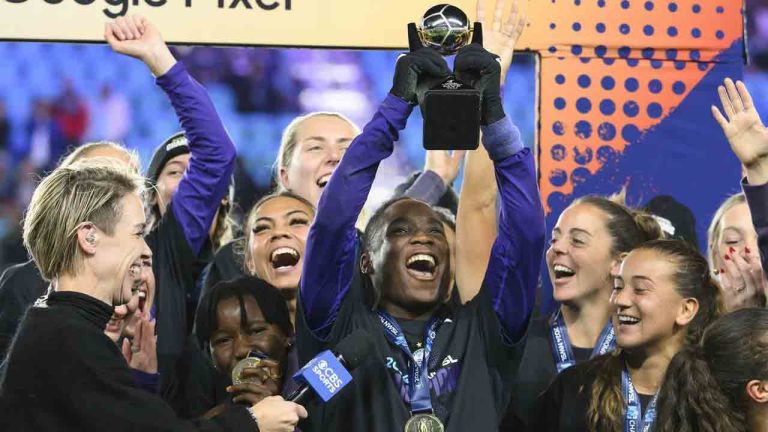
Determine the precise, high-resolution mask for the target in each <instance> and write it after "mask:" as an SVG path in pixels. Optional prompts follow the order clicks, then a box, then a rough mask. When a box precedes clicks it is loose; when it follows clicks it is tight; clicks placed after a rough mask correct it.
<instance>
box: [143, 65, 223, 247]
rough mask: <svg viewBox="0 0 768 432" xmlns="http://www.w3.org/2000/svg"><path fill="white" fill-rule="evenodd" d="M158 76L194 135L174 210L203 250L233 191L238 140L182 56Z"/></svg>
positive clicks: (186, 130) (190, 137) (190, 240)
mask: <svg viewBox="0 0 768 432" xmlns="http://www.w3.org/2000/svg"><path fill="white" fill-rule="evenodd" d="M156 82H157V85H158V86H160V87H161V88H162V89H163V91H164V92H165V93H166V94H167V95H168V98H169V99H170V101H171V105H173V109H174V110H175V111H176V115H177V116H178V118H179V122H180V123H181V127H182V129H184V133H185V135H186V137H187V140H188V141H189V151H190V154H191V156H192V157H191V159H190V161H189V167H188V168H187V171H186V173H185V174H184V177H183V178H182V180H181V181H180V182H179V186H178V188H177V189H176V192H175V193H174V195H173V199H172V200H171V203H170V211H173V213H174V215H175V216H176V219H177V220H178V222H179V225H180V226H181V227H182V230H183V231H184V235H185V237H186V239H187V242H188V243H189V246H190V248H191V249H192V251H193V252H194V253H196V254H197V253H199V252H200V248H201V247H202V246H203V244H204V243H205V240H206V239H207V238H208V231H209V229H210V227H211V223H212V222H213V218H214V216H215V215H216V210H217V209H218V208H219V205H220V202H221V200H222V199H223V198H224V197H225V196H226V194H227V189H228V187H229V182H230V178H231V176H232V171H233V170H234V164H235V156H236V152H235V145H234V143H233V142H232V139H231V138H230V137H229V134H227V131H226V129H225V128H224V125H223V124H222V123H221V119H220V118H219V115H218V114H217V113H216V107H214V105H213V102H212V101H211V98H210V97H209V96H208V92H207V91H206V90H205V88H204V87H203V86H202V85H201V84H200V83H199V82H197V81H196V80H195V79H194V78H192V77H191V76H190V75H189V73H188V72H187V70H186V68H185V67H184V64H183V63H182V62H177V63H176V64H175V65H174V66H173V67H172V68H171V69H170V70H169V71H168V72H167V73H165V74H164V75H163V76H161V77H158V78H157V80H156Z"/></svg>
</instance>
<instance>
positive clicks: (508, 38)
mask: <svg viewBox="0 0 768 432" xmlns="http://www.w3.org/2000/svg"><path fill="white" fill-rule="evenodd" d="M488 1H489V0H477V21H479V22H481V23H482V24H483V46H484V47H485V49H487V50H488V51H490V52H492V53H494V54H496V55H497V56H499V59H500V60H501V83H502V84H503V83H504V79H505V78H506V76H507V71H508V70H509V67H510V65H511V64H512V57H513V55H514V53H515V44H517V40H518V39H519V38H520V35H521V34H522V33H523V29H524V28H525V23H526V16H525V13H524V12H522V11H521V10H520V5H519V2H520V0H512V6H511V11H510V13H509V16H507V19H506V21H503V19H504V10H505V8H504V5H505V3H506V0H497V1H496V8H495V9H494V11H493V20H492V21H490V22H488V21H486V15H485V6H486V2H488ZM502 21H503V22H504V23H503V24H502Z"/></svg>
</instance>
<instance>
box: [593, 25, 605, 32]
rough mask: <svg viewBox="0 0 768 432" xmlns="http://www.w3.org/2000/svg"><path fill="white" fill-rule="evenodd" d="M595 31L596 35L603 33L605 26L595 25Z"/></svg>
mask: <svg viewBox="0 0 768 432" xmlns="http://www.w3.org/2000/svg"><path fill="white" fill-rule="evenodd" d="M595 30H597V32H598V33H605V24H603V23H597V25H595Z"/></svg>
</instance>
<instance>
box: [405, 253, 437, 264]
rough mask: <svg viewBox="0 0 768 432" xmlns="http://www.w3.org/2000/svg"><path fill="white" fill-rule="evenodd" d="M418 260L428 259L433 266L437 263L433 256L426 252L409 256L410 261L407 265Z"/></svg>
mask: <svg viewBox="0 0 768 432" xmlns="http://www.w3.org/2000/svg"><path fill="white" fill-rule="evenodd" d="M416 261H427V262H428V263H430V264H431V265H433V266H434V265H435V259H434V258H432V257H431V256H429V255H426V254H416V255H414V256H412V257H410V258H408V262H406V263H405V265H411V264H413V263H415V262H416Z"/></svg>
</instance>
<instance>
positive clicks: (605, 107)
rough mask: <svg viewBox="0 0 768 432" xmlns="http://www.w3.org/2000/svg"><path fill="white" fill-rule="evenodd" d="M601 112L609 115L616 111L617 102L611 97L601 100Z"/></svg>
mask: <svg viewBox="0 0 768 432" xmlns="http://www.w3.org/2000/svg"><path fill="white" fill-rule="evenodd" d="M600 112H601V113H602V114H603V115H607V116H609V115H611V114H613V113H614V112H616V104H615V103H614V102H613V101H612V100H610V99H603V100H602V101H600Z"/></svg>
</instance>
